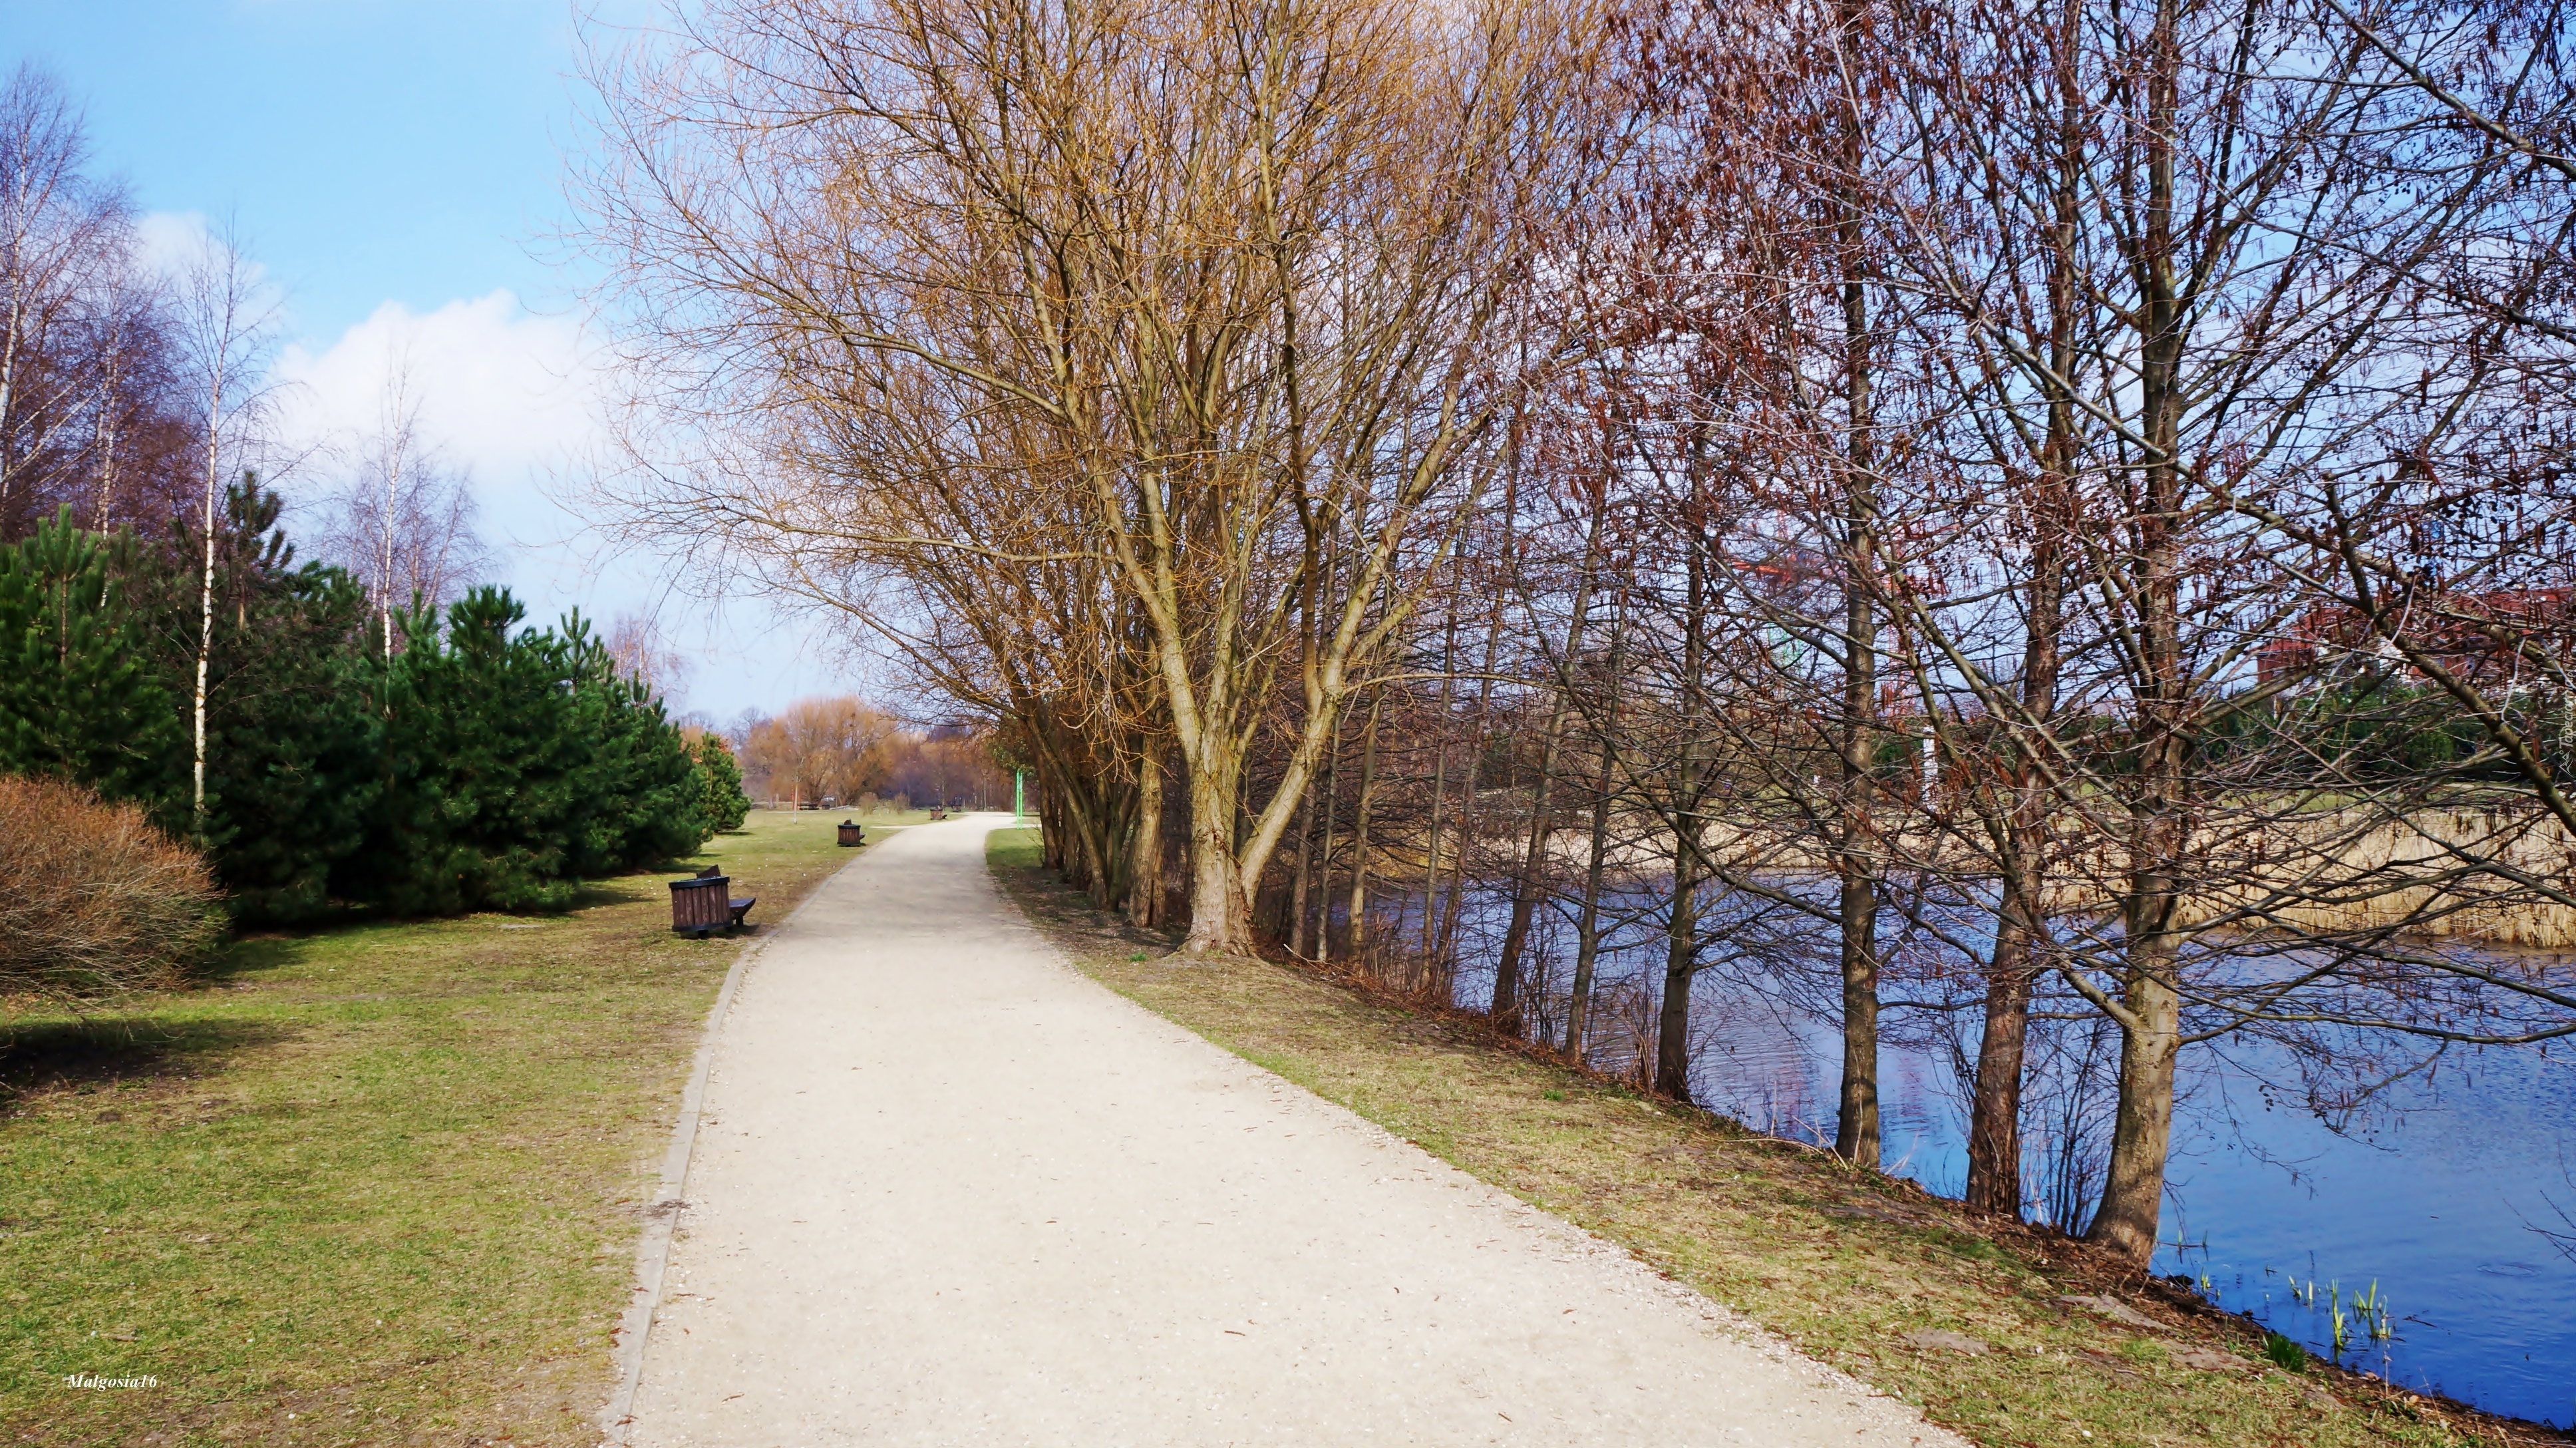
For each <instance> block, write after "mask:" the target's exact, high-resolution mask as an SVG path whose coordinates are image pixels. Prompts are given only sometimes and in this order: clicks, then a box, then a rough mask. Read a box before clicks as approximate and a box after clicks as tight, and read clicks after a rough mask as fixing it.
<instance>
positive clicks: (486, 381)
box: [272, 290, 598, 541]
mask: <svg viewBox="0 0 2576 1448" xmlns="http://www.w3.org/2000/svg"><path fill="white" fill-rule="evenodd" d="M398 367H402V368H407V369H408V370H409V374H410V375H409V378H408V388H409V393H410V396H411V398H412V399H413V400H414V401H415V403H416V404H417V405H418V407H419V410H420V430H421V435H422V438H423V440H424V441H425V442H427V443H428V444H429V445H430V446H431V447H433V448H435V449H436V450H437V451H438V452H439V453H440V454H441V455H442V456H443V457H444V458H445V459H446V461H447V462H448V463H449V464H450V465H451V466H457V467H463V468H465V469H468V470H470V471H471V472H472V473H473V474H474V477H475V482H476V492H477V493H478V495H479V496H480V497H481V498H482V500H483V503H484V505H485V507H486V508H487V509H488V510H490V511H491V512H492V513H493V514H494V515H495V516H496V521H497V520H499V519H500V518H503V517H506V518H508V519H509V520H511V521H512V522H513V523H515V522H518V521H522V520H524V521H529V522H535V521H539V520H540V518H541V517H542V518H546V519H550V520H557V521H559V520H560V518H561V515H560V514H559V513H556V511H555V510H554V509H553V508H552V506H551V505H550V504H547V503H545V502H544V500H543V498H542V495H541V494H540V492H539V489H538V485H539V484H540V483H541V482H542V481H543V480H544V479H546V478H548V477H551V476H554V475H557V474H559V473H561V472H562V471H563V470H564V469H565V468H567V467H569V466H571V465H572V464H573V463H574V462H575V461H576V460H578V459H579V458H581V457H582V456H583V455H585V454H586V453H587V452H588V450H589V448H590V446H591V444H592V442H593V441H594V440H595V439H596V437H597V435H598V434H597V426H598V411H597V408H596V405H595V404H596V401H597V397H598V374H597V372H596V371H595V370H594V369H593V368H592V367H591V365H590V362H589V359H588V355H587V351H586V348H585V346H584V343H583V338H582V331H581V326H580V324H579V323H578V322H576V321H574V320H572V319H570V318H567V317H549V316H541V315H538V314H536V313H533V312H530V311H528V310H527V309H526V308H525V307H522V306H521V305H520V304H519V299H518V298H517V297H516V296H514V295H512V294H511V293H510V292H508V291H506V290H503V291H495V292H491V293H489V294H487V295H484V296H481V297H477V298H475V299H473V300H472V301H455V302H449V303H448V304H446V305H445V306H443V307H440V308H438V309H437V310H435V311H431V312H415V311H413V310H412V309H411V308H409V307H407V306H405V305H403V304H402V303H400V302H387V303H385V304H384V305H382V306H380V307H378V308H376V310H375V313H374V315H372V316H370V317H368V318H367V319H366V320H365V321H363V322H360V323H359V324H358V325H356V326H354V327H351V328H350V329H349V330H348V331H346V332H344V333H342V334H341V336H340V339H339V340H338V341H336V342H334V343H332V344H331V345H330V346H328V347H327V348H324V349H322V350H320V351H315V350H313V349H312V348H310V347H308V346H305V345H303V344H301V343H298V344H294V345H290V346H288V347H287V348H286V349H285V350H284V351H283V352H281V353H279V355H278V359H277V365H276V368H275V369H274V372H273V374H272V376H273V378H274V380H276V381H277V382H280V383H283V384H287V386H286V387H285V388H284V389H283V390H282V391H281V394H280V396H279V398H278V406H279V423H280V427H281V430H282V431H283V432H284V434H285V435H286V437H287V438H289V439H290V440H292V441H293V442H295V443H297V444H301V445H304V446H312V445H317V444H332V443H346V442H348V441H349V440H351V439H354V438H360V437H365V436H367V435H369V434H371V433H372V432H373V431H374V430H375V429H376V428H377V427H378V426H379V424H380V421H381V419H382V418H383V416H384V405H385V393H386V387H387V384H388V382H389V381H390V380H391V378H392V376H393V373H394V370H395V369H396V368H398ZM527 541H534V540H527Z"/></svg>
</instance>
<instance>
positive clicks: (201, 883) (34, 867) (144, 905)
mask: <svg viewBox="0 0 2576 1448" xmlns="http://www.w3.org/2000/svg"><path fill="white" fill-rule="evenodd" d="M220 898H221V896H220V894H219V892H218V891H217V890H216V889H215V882H214V876H213V875H212V874H211V873H210V872H209V871H208V870H207V868H206V861H205V858H204V857H203V856H201V855H199V854H198V853H197V852H196V851H195V850H192V849H189V848H188V847H187V846H185V845H183V844H180V843H179V842H178V841H176V840H173V839H171V838H170V837H169V836H168V835H166V834H163V833H162V832H161V831H160V830H158V829H155V828H154V827H153V825H152V823H151V822H150V821H149V820H146V819H145V818H144V817H143V811H142V810H140V809H138V808H136V807H135V806H133V805H130V804H107V803H103V802H102V801H100V799H99V798H98V796H97V795H95V794H93V793H91V792H90V791H88V790H86V789H82V788H79V787H78V786H75V785H69V784H59V783H56V782H54V781H52V780H42V779H25V778H21V777H18V776H15V775H0V996H9V995H33V996H42V997H51V998H54V999H60V1000H76V999H82V998H88V997H97V996H105V995H114V994H117V993H120V992H123V991H130V990H139V989H144V988H148V987H152V986H163V985H168V984H170V983H172V982H174V981H176V980H177V979H178V978H179V977H180V976H181V975H182V974H183V973H185V971H186V970H187V968H188V967H189V966H191V965H194V964H196V963H197V962H199V961H201V960H203V959H204V958H205V956H206V953H207V952H208V951H210V950H212V949H213V948H214V946H215V943H216V941H217V940H218V939H219V938H220V937H221V935H222V929H223V924H222V920H221V918H220V916H219V915H218V914H217V909H216V906H217V902H218V900H219V899H220Z"/></svg>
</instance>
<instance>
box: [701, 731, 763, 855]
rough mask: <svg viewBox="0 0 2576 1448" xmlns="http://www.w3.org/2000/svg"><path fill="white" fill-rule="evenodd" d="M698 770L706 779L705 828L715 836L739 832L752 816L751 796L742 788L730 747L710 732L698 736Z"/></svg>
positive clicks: (739, 774) (739, 773)
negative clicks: (716, 834)
mask: <svg viewBox="0 0 2576 1448" xmlns="http://www.w3.org/2000/svg"><path fill="white" fill-rule="evenodd" d="M697 757H698V770H699V772H700V773H701V774H703V775H704V776H705V777H706V789H705V799H706V814H707V827H708V828H709V829H711V830H714V831H716V832H717V833H720V834H721V833H729V832H731V831H734V830H738V829H741V828H742V822H743V821H744V820H745V819H747V818H749V817H750V815H751V796H750V795H748V794H745V793H744V792H743V788H742V766H741V765H740V764H738V763H736V762H735V761H734V757H733V746H732V745H729V744H727V743H725V739H724V736H723V735H721V734H718V733H715V732H714V731H712V730H710V731H708V732H707V733H704V734H701V735H699V736H698V747H697Z"/></svg>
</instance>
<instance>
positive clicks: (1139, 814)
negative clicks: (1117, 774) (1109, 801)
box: [1127, 744, 1163, 929]
mask: <svg viewBox="0 0 2576 1448" xmlns="http://www.w3.org/2000/svg"><path fill="white" fill-rule="evenodd" d="M1157 752H1158V751H1157V748H1156V746H1155V745H1151V744H1149V745H1147V746H1146V748H1145V752H1144V754H1143V756H1142V757H1141V758H1139V759H1138V760H1137V761H1136V833H1135V839H1134V841H1133V843H1132V844H1131V846H1130V851H1131V854H1130V859H1131V861H1132V863H1130V864H1129V865H1128V867H1127V919H1128V922H1129V923H1130V924H1134V925H1138V926H1143V927H1145V928H1148V929H1150V928H1152V927H1153V926H1155V925H1156V924H1159V923H1160V922H1161V921H1162V918H1163V762H1162V760H1161V759H1160V758H1158V757H1157Z"/></svg>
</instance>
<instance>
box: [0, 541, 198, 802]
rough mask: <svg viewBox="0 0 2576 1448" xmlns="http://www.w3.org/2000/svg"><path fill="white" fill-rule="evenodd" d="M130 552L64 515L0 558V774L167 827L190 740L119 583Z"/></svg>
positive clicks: (178, 797) (121, 543)
mask: <svg viewBox="0 0 2576 1448" xmlns="http://www.w3.org/2000/svg"><path fill="white" fill-rule="evenodd" d="M134 547H135V545H134V542H133V540H132V538H131V537H130V536H127V535H124V534H115V535H101V534H95V533H90V532H87V531H85V530H83V529H82V528H80V527H78V526H76V525H75V524H74V523H73V522H72V515H71V509H70V508H68V507H66V508H64V509H63V510H62V511H61V512H59V513H57V514H56V515H55V516H54V517H53V519H51V520H50V521H48V522H46V523H44V524H42V525H40V526H39V527H38V528H37V529H36V532H35V534H34V535H33V536H32V537H29V538H27V539H26V540H24V541H22V542H21V543H19V544H18V545H17V546H16V547H14V548H8V549H0V773H10V774H27V775H40V776H49V777H53V778H57V779H65V780H69V781H71V782H73V783H76V784H83V785H87V786H89V787H90V788H92V789H95V790H97V791H98V792H99V793H100V794H101V795H103V796H105V797H106V798H108V799H112V800H132V801H134V802H136V803H139V804H141V805H143V806H144V807H145V809H146V810H147V811H148V812H150V813H152V814H154V815H155V816H156V817H157V818H159V819H161V820H162V822H163V823H165V824H167V823H170V822H171V820H172V818H173V817H172V815H171V813H170V811H171V810H172V809H173V808H174V807H176V806H178V805H183V804H184V798H183V797H182V796H181V795H180V794H179V792H178V791H179V787H180V784H181V774H180V772H181V771H182V770H184V768H185V767H186V765H185V758H184V753H185V745H186V742H187V741H186V738H185V735H184V734H183V732H182V731H181V729H180V727H179V715H178V711H177V709H176V707H175V705H174V702H173V700H172V699H171V697H170V696H169V695H168V694H167V693H166V692H165V691H164V689H163V687H162V685H161V682H160V680H159V679H158V678H157V677H155V670H154V668H153V665H152V661H151V657H150V654H149V652H148V651H147V649H146V648H145V636H144V633H143V631H142V629H141V628H139V627H138V625H137V621H136V619H135V617H134V615H133V613H132V611H131V610H129V609H128V608H127V606H126V602H125V596H124V590H123V587H122V585H121V581H120V579H119V577H118V575H119V574H120V573H121V572H122V571H123V569H122V568H121V566H120V565H122V564H123V563H125V561H126V560H127V559H128V558H130V557H131V556H132V554H133V552H134Z"/></svg>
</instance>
